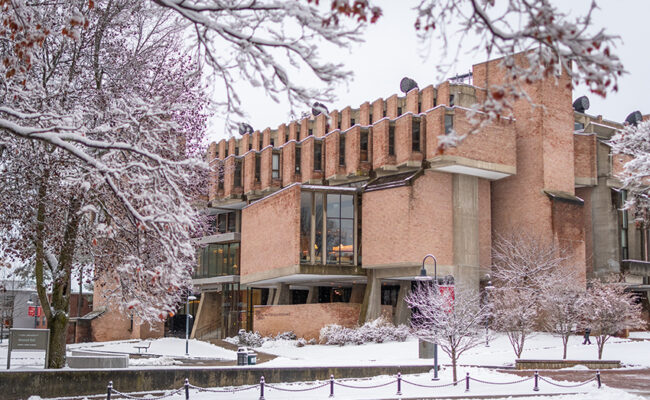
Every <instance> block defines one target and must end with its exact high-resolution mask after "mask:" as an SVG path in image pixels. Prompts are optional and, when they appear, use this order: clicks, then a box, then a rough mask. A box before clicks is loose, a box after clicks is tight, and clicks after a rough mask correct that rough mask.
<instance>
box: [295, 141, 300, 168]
mask: <svg viewBox="0 0 650 400" xmlns="http://www.w3.org/2000/svg"><path fill="white" fill-rule="evenodd" d="M295 170H296V174H299V173H300V147H296V165H295Z"/></svg>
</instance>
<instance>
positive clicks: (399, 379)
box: [396, 372, 402, 396]
mask: <svg viewBox="0 0 650 400" xmlns="http://www.w3.org/2000/svg"><path fill="white" fill-rule="evenodd" d="M396 394H397V396H401V395H402V373H401V372H398V373H397V393H396Z"/></svg>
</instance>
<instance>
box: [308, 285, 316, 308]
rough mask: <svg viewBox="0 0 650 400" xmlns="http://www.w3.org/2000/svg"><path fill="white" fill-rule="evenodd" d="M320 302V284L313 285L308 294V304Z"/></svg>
mask: <svg viewBox="0 0 650 400" xmlns="http://www.w3.org/2000/svg"><path fill="white" fill-rule="evenodd" d="M315 303H318V286H312V287H310V288H309V293H308V294H307V304H315Z"/></svg>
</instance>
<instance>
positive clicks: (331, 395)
mask: <svg viewBox="0 0 650 400" xmlns="http://www.w3.org/2000/svg"><path fill="white" fill-rule="evenodd" d="M330 397H334V375H330Z"/></svg>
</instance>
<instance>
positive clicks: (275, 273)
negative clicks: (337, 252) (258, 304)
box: [241, 264, 366, 287]
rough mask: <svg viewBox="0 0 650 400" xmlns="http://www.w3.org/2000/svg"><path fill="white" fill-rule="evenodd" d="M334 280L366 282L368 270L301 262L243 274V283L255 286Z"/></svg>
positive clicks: (306, 283)
mask: <svg viewBox="0 0 650 400" xmlns="http://www.w3.org/2000/svg"><path fill="white" fill-rule="evenodd" d="M333 282H339V283H347V284H353V283H366V272H365V271H364V270H363V268H361V267H358V266H351V265H350V266H346V265H322V264H318V265H309V264H301V265H292V266H288V267H284V268H274V269H272V270H269V271H262V272H256V273H252V274H245V275H242V276H241V283H243V284H246V285H247V286H253V287H275V286H276V285H279V284H289V285H291V284H297V285H307V286H309V285H311V286H328V285H326V283H333ZM321 284H322V285H321Z"/></svg>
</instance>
